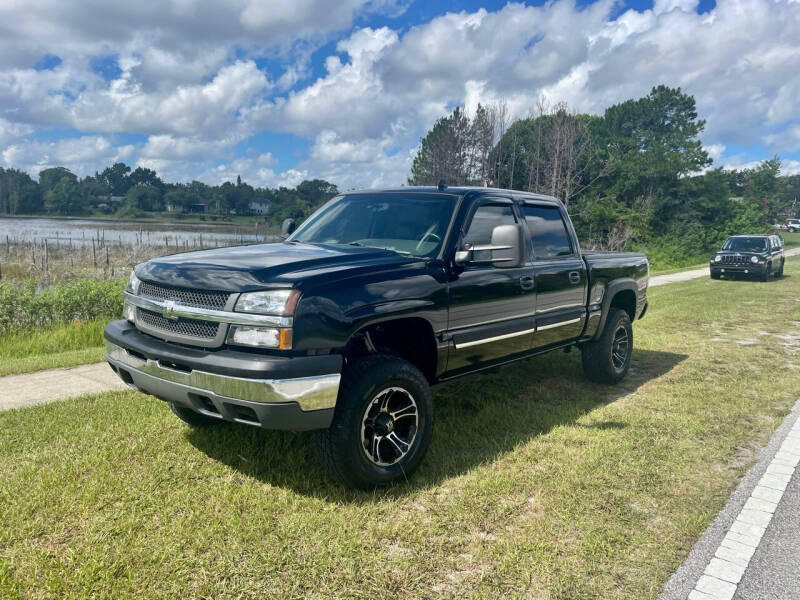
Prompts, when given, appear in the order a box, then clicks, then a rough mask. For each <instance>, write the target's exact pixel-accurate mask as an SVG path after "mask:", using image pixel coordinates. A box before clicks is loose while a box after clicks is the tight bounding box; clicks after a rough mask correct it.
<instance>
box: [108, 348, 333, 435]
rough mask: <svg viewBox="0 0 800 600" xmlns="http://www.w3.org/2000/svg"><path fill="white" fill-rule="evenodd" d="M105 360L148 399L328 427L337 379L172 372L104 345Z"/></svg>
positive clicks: (289, 425)
mask: <svg viewBox="0 0 800 600" xmlns="http://www.w3.org/2000/svg"><path fill="white" fill-rule="evenodd" d="M106 359H107V360H108V363H109V364H110V365H111V367H112V369H114V371H115V372H116V373H117V374H118V375H119V376H120V378H121V379H122V380H123V381H124V382H125V383H127V384H128V385H130V386H131V387H133V388H135V389H138V390H140V391H142V392H145V393H147V394H151V395H153V396H156V397H158V398H161V399H162V400H166V401H169V402H175V403H177V404H180V405H182V406H187V407H189V408H191V409H193V410H195V411H197V412H199V413H201V414H205V415H208V416H212V417H218V418H220V419H223V420H228V421H236V422H240V423H247V424H249V425H257V426H261V427H265V428H274V429H294V430H303V429H318V428H324V427H327V426H329V425H330V420H331V418H332V417H333V408H334V407H335V406H336V398H337V396H338V394H339V382H340V379H341V375H340V374H338V373H336V374H329V375H320V376H312V377H299V378H293V379H251V378H243V377H231V376H227V375H220V374H216V373H208V372H205V371H200V370H182V369H176V368H171V367H170V366H169V365H167V364H165V363H164V361H160V360H152V359H150V358H142V357H140V356H136V355H135V354H132V353H131V352H128V350H126V349H125V348H123V347H121V346H118V345H117V344H114V343H112V342H110V341H108V340H106Z"/></svg>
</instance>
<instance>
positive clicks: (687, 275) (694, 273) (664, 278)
mask: <svg viewBox="0 0 800 600" xmlns="http://www.w3.org/2000/svg"><path fill="white" fill-rule="evenodd" d="M784 254H786V256H797V255H798V254H800V248H792V249H791V250H787V251H786V252H785V253H784ZM708 276H709V274H708V267H703V268H702V269H691V270H689V271H678V272H677V273H670V274H669V275H655V276H654V277H651V278H650V287H654V286H657V285H665V284H667V283H677V282H678V281H689V280H690V279H698V278H700V277H708ZM798 600H800V599H798Z"/></svg>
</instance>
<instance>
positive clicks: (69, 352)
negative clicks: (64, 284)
mask: <svg viewBox="0 0 800 600" xmlns="http://www.w3.org/2000/svg"><path fill="white" fill-rule="evenodd" d="M107 322H108V321H107V320H105V319H103V320H97V321H89V322H88V323H86V322H74V323H69V324H67V325H58V326H53V327H48V328H43V329H34V330H22V331H15V332H11V333H3V334H0V377H2V376H3V375H15V374H17V373H28V372H31V371H40V370H42V369H52V368H56V367H74V366H77V365H82V364H87V363H92V362H97V361H100V360H103V352H104V348H103V329H104V328H105V325H106V323H107Z"/></svg>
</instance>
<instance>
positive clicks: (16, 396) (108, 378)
mask: <svg viewBox="0 0 800 600" xmlns="http://www.w3.org/2000/svg"><path fill="white" fill-rule="evenodd" d="M126 387H127V386H126V385H125V384H124V383H122V381H121V380H120V378H119V377H117V375H116V374H115V373H114V372H113V371H112V370H111V367H109V366H108V364H106V363H104V362H103V363H94V364H91V365H81V366H80V367H74V368H72V369H50V370H47V371H37V372H36V373H23V374H21V375H8V376H6V377H0V410H8V409H10V408H19V407H21V406H31V405H34V404H45V403H46V402H53V401H54V400H66V399H67V398H73V397H75V396H82V395H84V394H97V393H100V392H108V391H111V390H123V389H125V388H126Z"/></svg>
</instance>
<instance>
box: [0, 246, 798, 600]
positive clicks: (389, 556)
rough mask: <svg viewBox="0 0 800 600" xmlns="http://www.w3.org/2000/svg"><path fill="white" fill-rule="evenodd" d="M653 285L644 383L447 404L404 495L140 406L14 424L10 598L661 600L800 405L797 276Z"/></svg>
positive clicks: (520, 369)
mask: <svg viewBox="0 0 800 600" xmlns="http://www.w3.org/2000/svg"><path fill="white" fill-rule="evenodd" d="M786 271H787V277H785V278H784V279H783V280H780V281H772V282H769V283H758V282H750V281H711V280H710V279H702V280H696V281H690V282H686V283H681V284H673V285H669V286H663V287H659V288H655V289H653V290H651V292H650V301H651V307H650V310H649V312H648V315H647V317H646V318H645V319H644V320H643V321H641V322H639V323H637V324H636V326H635V328H634V331H635V336H636V342H637V350H636V352H635V355H634V362H633V365H632V369H631V373H630V376H629V378H628V379H626V380H625V381H624V382H623V383H622V384H620V385H619V386H616V387H604V386H600V385H595V384H591V383H589V382H587V381H586V380H585V379H584V378H583V376H582V374H581V368H580V357H579V355H578V353H576V352H572V353H570V354H563V353H560V352H559V353H557V354H552V355H549V356H546V357H542V358H538V359H534V360H531V361H527V362H523V363H519V364H517V365H514V366H510V367H507V368H504V369H502V370H500V371H498V372H497V373H494V374H489V375H481V376H476V377H472V378H468V379H464V380H461V381H459V382H454V383H452V384H450V385H448V386H446V387H441V388H438V389H437V390H436V391H435V406H436V411H437V412H436V418H437V422H436V425H435V435H434V442H433V445H432V447H431V450H430V453H429V454H428V457H427V458H426V460H425V461H424V462H423V464H422V467H421V470H420V471H419V473H418V475H417V476H416V477H415V478H413V479H412V481H411V482H410V483H408V484H405V485H402V486H399V487H397V488H395V489H391V490H388V491H381V492H375V493H360V492H351V491H348V490H345V489H342V488H339V487H337V486H335V485H332V484H330V483H329V482H328V481H327V480H326V479H325V478H324V475H323V473H322V471H321V469H320V467H319V466H318V464H317V462H316V460H315V457H314V453H313V450H312V438H311V435H310V434H291V433H279V432H267V431H261V430H257V429H253V428H248V427H246V426H227V425H221V426H218V427H214V428H211V429H207V430H191V429H189V428H188V427H186V426H185V425H183V424H182V423H181V422H179V421H178V420H177V419H176V418H175V417H173V416H172V414H171V413H170V412H169V410H168V408H167V407H166V405H165V404H164V403H162V402H160V401H158V400H155V399H152V398H148V397H145V396H143V395H140V394H138V393H135V392H116V393H108V394H101V395H96V396H86V397H82V398H78V399H74V400H70V401H65V402H60V403H54V404H50V405H45V406H38V407H33V408H27V409H20V410H13V411H8V412H5V413H0V523H2V527H0V597H2V598H26V599H27V598H85V597H90V596H91V597H96V598H121V597H136V598H189V597H194V598H301V597H310V598H328V597H347V598H364V599H372V598H394V597H422V598H442V597H452V598H463V597H477V598H496V597H504V598H505V597H526V598H537V599H538V598H543V599H556V598H558V599H584V598H585V599H589V598H623V599H636V600H639V599H642V598H654V597H655V596H656V595H657V594H658V593H659V592H660V590H661V588H662V586H663V584H664V582H665V581H666V579H667V578H668V577H669V575H670V573H671V572H672V571H673V570H674V569H675V568H676V567H677V566H678V565H679V564H680V562H681V561H682V560H683V558H684V557H685V555H686V554H687V552H688V551H689V549H690V547H691V545H692V543H693V542H694V541H695V539H697V537H698V536H699V535H700V534H701V533H702V532H703V530H704V529H705V528H706V527H707V526H708V525H709V523H710V522H711V521H712V520H713V518H714V516H715V514H716V513H717V511H718V510H719V509H720V508H721V507H722V506H723V504H724V503H725V501H726V499H727V498H728V495H729V494H730V492H731V491H732V489H733V487H734V486H735V484H736V482H737V480H738V479H739V477H740V476H741V475H742V474H743V473H744V472H745V470H746V469H747V468H748V467H749V466H750V465H751V464H752V462H753V460H754V452H755V450H756V449H757V448H758V447H759V446H760V445H762V444H763V443H765V442H766V440H767V439H768V438H769V437H770V435H771V433H772V432H773V431H774V429H775V428H776V427H777V425H778V424H779V423H780V421H781V420H782V418H783V417H784V416H785V415H786V413H787V412H788V410H789V408H790V407H791V405H792V404H793V402H794V400H795V398H796V395H797V390H798V389H800V301H799V300H798V298H800V261H799V260H798V259H791V260H789V261H788V262H787V269H786Z"/></svg>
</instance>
